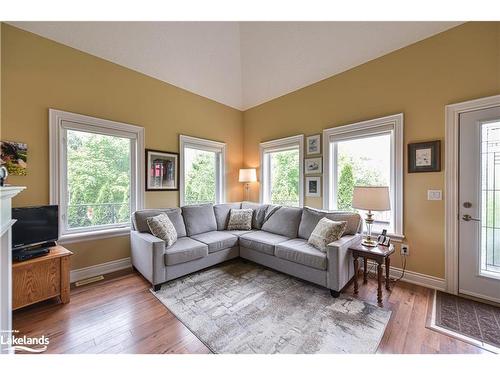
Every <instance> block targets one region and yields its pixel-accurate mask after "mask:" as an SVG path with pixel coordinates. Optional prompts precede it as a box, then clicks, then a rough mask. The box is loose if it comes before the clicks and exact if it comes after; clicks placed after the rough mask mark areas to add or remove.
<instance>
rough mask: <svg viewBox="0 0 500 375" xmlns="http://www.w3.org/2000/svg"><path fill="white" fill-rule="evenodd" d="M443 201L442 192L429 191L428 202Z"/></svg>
mask: <svg viewBox="0 0 500 375" xmlns="http://www.w3.org/2000/svg"><path fill="white" fill-rule="evenodd" d="M441 199H443V193H442V191H441V190H427V200H428V201H440V200H441Z"/></svg>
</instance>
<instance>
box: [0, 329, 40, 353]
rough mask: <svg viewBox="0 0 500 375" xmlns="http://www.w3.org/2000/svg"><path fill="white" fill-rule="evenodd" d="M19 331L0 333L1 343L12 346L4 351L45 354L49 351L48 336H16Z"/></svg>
mask: <svg viewBox="0 0 500 375" xmlns="http://www.w3.org/2000/svg"><path fill="white" fill-rule="evenodd" d="M16 334H19V331H0V343H1V344H2V346H3V345H8V346H10V348H9V347H7V348H5V349H4V350H15V351H16V352H28V353H43V352H44V351H46V350H47V347H48V345H49V343H50V340H49V338H48V337H47V336H45V335H42V336H39V337H29V336H26V335H23V336H16Z"/></svg>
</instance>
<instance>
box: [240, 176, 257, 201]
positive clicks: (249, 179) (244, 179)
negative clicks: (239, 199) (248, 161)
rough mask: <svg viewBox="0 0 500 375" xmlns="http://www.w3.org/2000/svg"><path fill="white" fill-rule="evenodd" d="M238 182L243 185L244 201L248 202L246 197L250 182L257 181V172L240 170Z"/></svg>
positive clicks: (248, 192)
mask: <svg viewBox="0 0 500 375" xmlns="http://www.w3.org/2000/svg"><path fill="white" fill-rule="evenodd" d="M238 181H239V182H243V183H245V200H248V196H249V194H250V182H255V181H257V171H256V170H255V168H242V169H240V174H239V178H238Z"/></svg>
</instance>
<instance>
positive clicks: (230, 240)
mask: <svg viewBox="0 0 500 375" xmlns="http://www.w3.org/2000/svg"><path fill="white" fill-rule="evenodd" d="M191 238H192V239H195V240H196V241H200V242H203V243H204V244H207V245H208V252H209V253H215V252H216V251H219V250H224V249H228V248H230V247H233V246H236V245H237V244H238V237H236V236H234V235H232V234H230V233H227V232H226V231H222V232H221V231H213V232H205V233H200V234H195V235H194V236H191Z"/></svg>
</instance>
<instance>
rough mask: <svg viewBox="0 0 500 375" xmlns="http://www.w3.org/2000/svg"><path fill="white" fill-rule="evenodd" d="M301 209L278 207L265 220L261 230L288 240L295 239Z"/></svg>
mask: <svg viewBox="0 0 500 375" xmlns="http://www.w3.org/2000/svg"><path fill="white" fill-rule="evenodd" d="M301 217H302V209H301V208H298V207H280V208H278V209H277V210H276V212H274V214H273V215H272V216H271V217H270V218H269V219H267V220H266V222H265V223H264V225H263V226H262V230H265V231H266V232H271V233H274V234H279V235H282V236H285V237H288V238H296V237H297V232H298V230H299V224H300V218H301Z"/></svg>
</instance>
